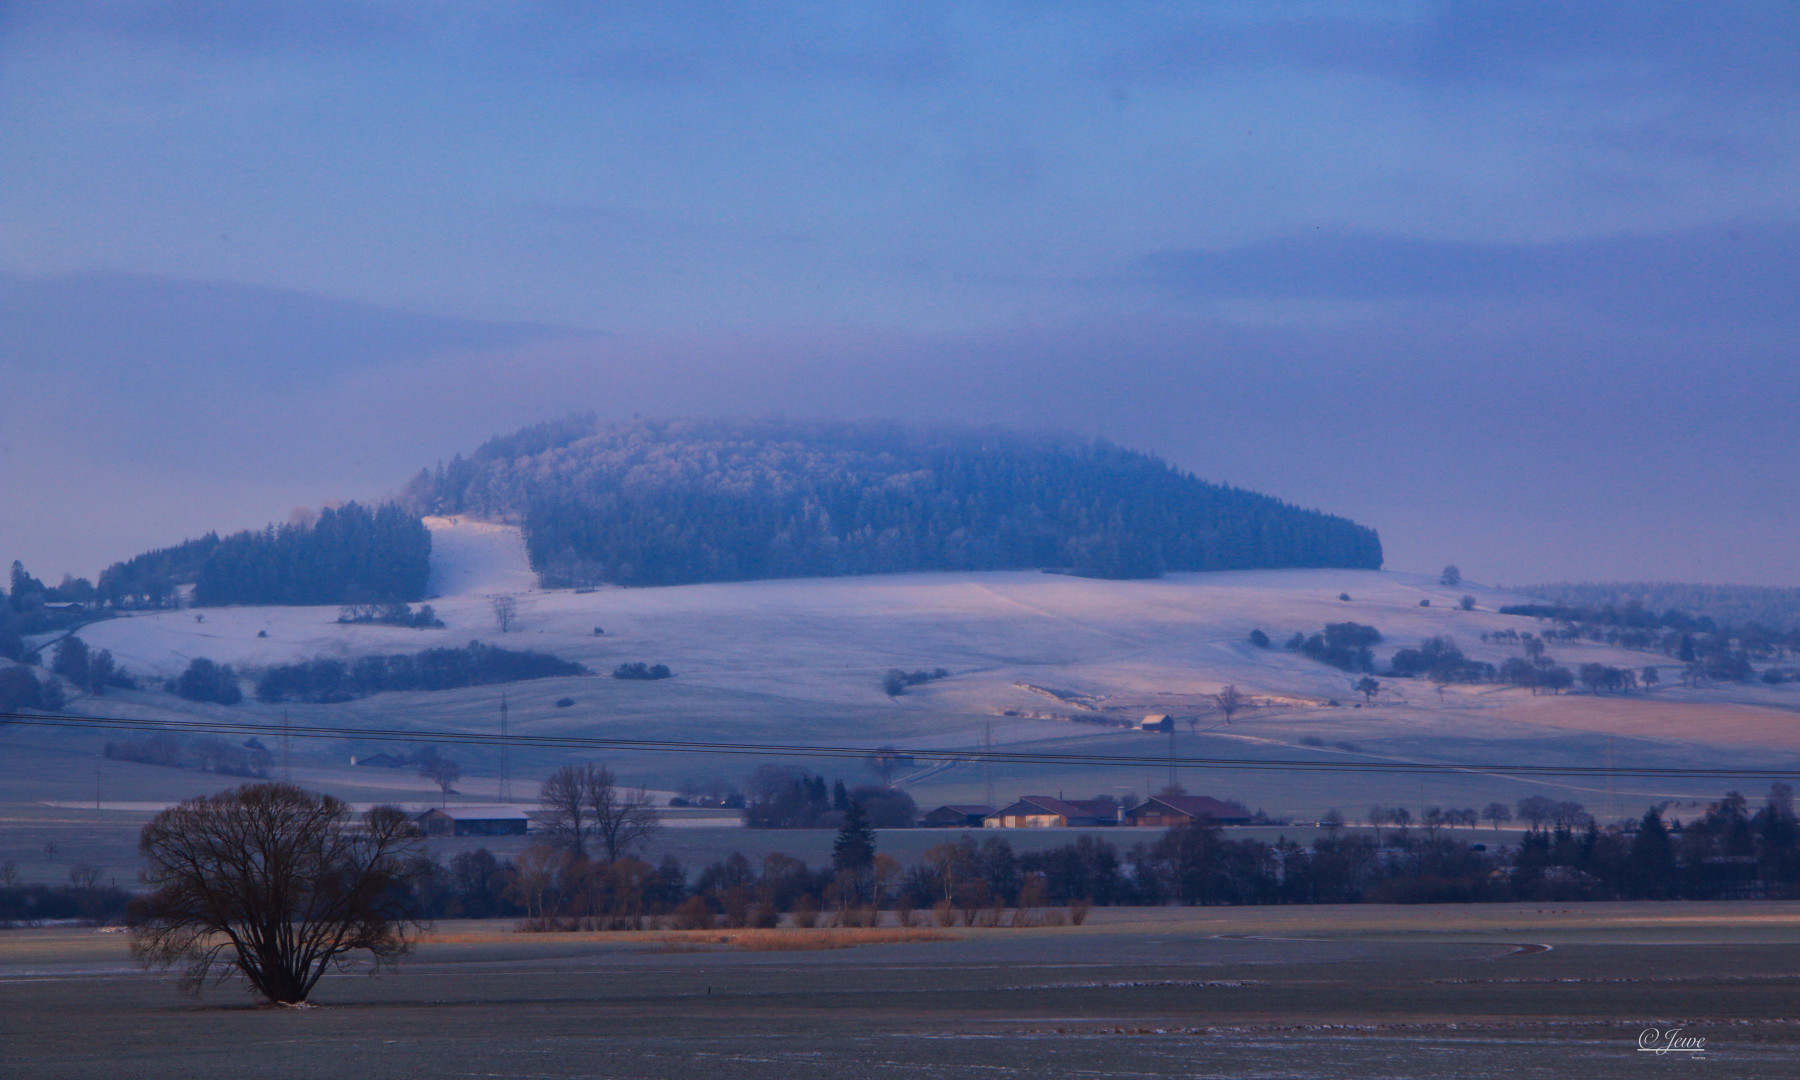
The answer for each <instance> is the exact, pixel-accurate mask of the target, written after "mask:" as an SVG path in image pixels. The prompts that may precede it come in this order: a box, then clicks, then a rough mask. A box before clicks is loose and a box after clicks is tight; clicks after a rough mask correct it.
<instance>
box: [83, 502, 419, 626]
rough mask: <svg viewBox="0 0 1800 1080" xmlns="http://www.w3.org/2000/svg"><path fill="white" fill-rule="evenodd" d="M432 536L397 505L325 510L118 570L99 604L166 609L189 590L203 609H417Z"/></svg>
mask: <svg viewBox="0 0 1800 1080" xmlns="http://www.w3.org/2000/svg"><path fill="white" fill-rule="evenodd" d="M430 571H431V534H430V533H429V532H427V531H426V530H425V526H424V524H423V523H421V522H420V521H419V519H418V517H417V515H414V514H409V513H407V512H406V511H404V510H402V509H401V508H400V507H398V506H395V505H394V504H392V503H386V504H383V505H382V506H380V507H378V508H376V509H374V510H370V509H368V508H367V507H364V506H360V505H358V504H356V503H348V504H346V505H344V506H342V507H337V508H328V509H325V510H323V511H321V512H320V513H318V514H317V515H316V516H309V517H303V518H301V519H299V520H295V521H291V522H289V523H288V524H286V525H282V526H280V527H276V526H273V525H271V526H269V527H268V528H267V529H264V530H262V531H261V532H253V531H246V532H240V533H233V534H232V535H230V536H227V537H225V538H223V539H220V538H219V536H218V535H217V534H216V533H208V534H207V535H205V536H203V537H201V538H200V539H198V540H188V541H185V542H183V543H181V544H178V545H176V546H175V547H170V548H161V549H159V550H156V551H149V552H145V553H144V554H142V555H139V556H137V557H135V558H132V559H127V560H126V561H124V562H119V563H114V564H113V565H112V566H109V567H107V569H106V571H105V572H104V573H102V574H101V575H100V584H99V586H98V590H97V591H98V595H99V596H100V598H101V599H103V600H105V601H107V602H108V603H111V604H113V605H115V606H120V607H133V606H148V607H161V606H163V605H164V604H165V603H169V602H172V601H173V599H174V597H175V595H176V592H177V590H178V589H179V588H180V587H181V586H183V585H192V586H193V587H194V599H193V602H194V604H195V605H196V606H199V607H213V606H218V605H224V604H346V603H371V602H381V601H413V600H419V599H422V598H423V597H424V595H425V583H426V579H427V577H428V576H429V574H430Z"/></svg>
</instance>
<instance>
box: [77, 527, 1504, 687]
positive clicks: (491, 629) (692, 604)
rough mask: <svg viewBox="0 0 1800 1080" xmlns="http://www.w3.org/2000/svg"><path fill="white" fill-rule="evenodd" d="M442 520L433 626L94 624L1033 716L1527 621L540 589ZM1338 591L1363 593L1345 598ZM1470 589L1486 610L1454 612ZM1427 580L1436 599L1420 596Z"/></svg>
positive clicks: (1273, 679)
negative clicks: (1256, 636) (645, 674)
mask: <svg viewBox="0 0 1800 1080" xmlns="http://www.w3.org/2000/svg"><path fill="white" fill-rule="evenodd" d="M428 524H429V525H430V527H431V530H432V542H433V558H432V570H431V581H432V585H433V589H434V591H435V592H436V594H437V595H435V596H433V597H432V599H431V600H430V603H431V604H432V605H433V606H434V607H435V608H436V610H437V613H438V615H439V617H440V618H442V619H443V620H444V621H445V623H446V624H447V625H446V626H445V627H444V628H443V629H441V630H410V629H399V628H393V627H382V626H368V625H357V626H348V625H342V624H339V623H338V622H337V621H336V620H337V615H338V610H337V608H335V607H314V608H284V607H237V608H208V609H204V610H183V611H171V612H160V613H155V614H147V615H137V616H132V617H128V618H122V619H116V620H112V621H108V622H104V623H99V624H96V625H93V626H90V627H88V628H87V629H85V630H83V631H82V636H83V637H84V638H85V639H86V640H87V642H88V644H89V645H90V646H92V647H94V648H105V649H111V650H112V652H113V655H114V656H115V657H117V658H118V659H119V660H120V662H121V663H123V664H124V665H125V666H126V667H128V668H130V669H132V670H136V671H140V672H149V673H154V674H156V675H159V676H163V677H170V676H173V675H175V674H177V673H179V671H180V670H181V669H182V668H183V667H185V666H186V665H187V663H188V661H189V660H190V659H192V658H194V657H197V656H204V657H208V658H210V659H212V660H215V661H218V662H220V663H229V664H232V665H234V666H237V667H238V668H240V669H248V670H254V669H255V668H258V667H261V666H265V665H269V664H276V663H289V662H293V661H296V660H303V659H307V658H310V657H313V656H333V657H339V658H345V659H350V658H354V657H357V656H361V655H366V654H369V653H376V652H398V651H412V650H417V649H420V648H425V647H429V646H434V645H461V644H464V643H466V642H468V641H469V640H471V639H476V638H479V639H481V640H484V641H487V642H490V643H495V644H504V645H507V646H510V647H513V648H533V649H540V650H543V651H547V652H552V653H555V654H556V655H558V656H563V657H567V658H569V659H573V660H578V661H581V662H583V663H586V664H588V665H589V666H591V667H594V668H596V669H610V668H611V667H612V666H614V665H616V664H618V663H620V662H623V661H631V660H641V661H645V662H648V663H666V664H668V665H669V666H670V667H672V668H674V669H675V670H676V671H677V672H678V673H679V675H680V677H681V678H682V679H684V680H687V681H688V682H691V683H696V684H702V685H707V686H715V687H720V688H730V689H737V690H748V691H755V692H762V693H770V694H777V695H780V696H783V697H799V698H804V699H808V700H815V701H829V702H841V703H846V704H848V703H857V704H890V705H892V707H894V708H902V709H904V708H923V707H928V706H929V707H936V708H954V709H957V710H959V711H965V710H966V711H989V710H991V709H996V708H998V709H1002V710H1003V709H1006V708H1012V709H1014V710H1015V711H1020V712H1027V713H1029V712H1042V711H1055V712H1068V711H1069V708H1068V707H1066V706H1064V705H1062V704H1061V703H1059V702H1057V701H1056V700H1055V699H1054V698H1052V697H1050V696H1048V695H1045V694H1042V693H1035V692H1033V691H1030V690H1025V689H1021V688H1019V687H1018V686H1016V685H1015V684H1016V683H1027V684H1030V685H1033V686H1042V687H1046V688H1049V689H1054V690H1064V691H1073V692H1075V693H1076V694H1080V695H1087V696H1090V697H1092V698H1093V699H1095V701H1096V702H1098V703H1102V704H1103V703H1106V702H1110V701H1114V700H1115V699H1119V698H1122V697H1130V698H1132V699H1134V700H1135V699H1137V698H1146V699H1151V698H1155V697H1157V696H1159V695H1163V696H1171V697H1181V696H1191V695H1198V694H1210V693H1214V692H1216V691H1218V690H1219V689H1220V688H1221V687H1223V686H1224V685H1225V684H1227V683H1231V684H1235V685H1237V686H1238V688H1239V689H1240V690H1243V691H1245V692H1247V693H1252V694H1260V695H1277V696H1288V697H1294V698H1297V699H1300V700H1306V701H1313V700H1315V699H1316V700H1317V701H1318V702H1321V703H1322V702H1323V701H1325V700H1326V699H1329V698H1333V697H1335V698H1340V699H1343V698H1347V697H1349V696H1352V695H1351V691H1350V688H1349V682H1350V680H1349V679H1348V678H1347V677H1346V676H1345V675H1343V674H1342V673H1340V672H1337V671H1334V670H1333V669H1330V668H1327V667H1323V666H1322V665H1319V664H1316V663H1313V662H1312V661H1309V660H1306V659H1305V658H1303V657H1300V656H1297V655H1295V654H1292V653H1289V652H1286V651H1284V650H1282V649H1280V648H1279V647H1277V648H1273V649H1259V648H1257V647H1256V646H1254V645H1252V644H1251V643H1250V641H1249V637H1248V635H1249V633H1250V631H1251V630H1253V629H1261V630H1263V631H1264V632H1266V633H1267V634H1269V635H1270V636H1271V637H1272V638H1274V639H1275V640H1276V642H1277V643H1279V642H1280V641H1282V640H1283V639H1285V638H1286V637H1287V636H1289V635H1290V634H1292V633H1294V632H1295V631H1297V630H1305V631H1308V632H1311V631H1314V630H1317V629H1319V628H1320V627H1321V626H1322V625H1323V624H1324V623H1326V622H1328V621H1334V620H1344V619H1354V620H1356V621H1358V622H1365V623H1371V624H1373V625H1375V626H1377V627H1379V628H1380V629H1381V630H1382V632H1383V633H1384V634H1386V635H1387V636H1388V638H1389V639H1390V641H1391V642H1392V643H1393V645H1394V647H1398V646H1399V645H1401V644H1405V643H1410V642H1413V641H1416V640H1418V639H1420V638H1423V637H1426V636H1429V635H1432V634H1450V635H1452V636H1454V637H1456V638H1457V640H1458V641H1459V642H1461V643H1462V644H1463V645H1464V647H1465V648H1466V649H1468V650H1470V651H1472V652H1474V653H1475V654H1478V655H1487V656H1491V658H1494V659H1499V658H1500V657H1501V656H1503V655H1504V651H1503V650H1501V649H1499V648H1497V647H1496V648H1494V649H1487V648H1485V647H1483V646H1482V645H1481V644H1480V642H1479V636H1480V634H1481V633H1482V632H1483V631H1486V630H1493V629H1500V628H1503V627H1506V626H1517V625H1519V624H1520V622H1521V620H1518V619H1514V618H1508V617H1504V616H1499V615H1495V614H1493V613H1492V609H1493V608H1494V606H1496V605H1497V604H1498V603H1502V602H1507V601H1509V600H1510V599H1511V597H1509V596H1507V595H1506V594H1502V593H1497V592H1494V591H1493V590H1487V589H1482V588H1480V587H1476V586H1467V587H1459V588H1442V587H1439V586H1438V585H1437V583H1436V582H1435V580H1433V579H1430V578H1426V577H1421V576H1418V575H1408V574H1391V573H1383V572H1377V571H1353V570H1283V571H1244V572H1231V573H1217V574H1177V575H1171V576H1169V577H1168V578H1165V579H1163V580H1160V581H1096V580H1091V579H1086V578H1074V577H1067V576H1062V575H1053V574H1042V573H1031V572H1003V573H944V574H911V575H903V576H890V577H855V578H812V579H797V580H784V581H759V582H743V583H733V584H719V585H687V586H675V587H668V588H657V589H618V588H606V589H600V590H597V591H593V592H580V593H578V592H575V591H573V590H550V591H546V590H540V589H538V588H536V584H535V577H534V576H533V575H532V573H531V571H530V569H529V568H528V567H527V566H526V563H525V551H524V545H523V543H522V542H521V540H520V538H519V534H518V530H517V529H516V528H514V527H511V526H505V525H493V524H488V523H484V522H473V521H468V520H465V519H451V518H432V519H429V520H428ZM1344 592H1348V593H1349V594H1350V595H1351V597H1352V599H1351V600H1350V601H1349V602H1345V601H1342V600H1339V599H1338V595H1339V594H1340V593H1344ZM1465 593H1468V594H1470V595H1474V596H1475V597H1476V599H1477V601H1478V603H1479V605H1480V607H1481V608H1484V609H1487V610H1485V611H1475V612H1463V611H1459V610H1456V601H1457V600H1458V598H1459V597H1460V596H1462V595H1463V594H1465ZM499 596H510V597H512V598H513V599H514V602H515V603H516V604H517V611H518V616H517V625H516V626H515V628H514V630H513V632H512V633H509V634H501V633H500V632H499V630H498V626H497V623H496V619H495V614H494V610H493V600H494V598H496V597H499ZM1422 599H1429V600H1431V602H1432V606H1431V607H1429V608H1423V607H1420V606H1419V601H1420V600H1422ZM596 630H599V631H603V632H601V633H596ZM893 667H900V668H905V669H908V670H912V669H915V668H928V669H931V668H938V667H944V668H948V669H949V670H950V671H952V672H953V673H954V677H952V678H950V679H947V680H943V681H939V682H933V683H930V684H927V685H925V686H921V687H916V688H914V689H913V690H911V691H910V692H909V693H907V694H906V695H905V696H904V697H902V698H900V699H898V700H897V701H890V699H888V698H887V696H886V695H885V694H883V693H882V692H881V689H880V680H881V676H882V673H883V672H885V671H886V670H887V669H889V668H893Z"/></svg>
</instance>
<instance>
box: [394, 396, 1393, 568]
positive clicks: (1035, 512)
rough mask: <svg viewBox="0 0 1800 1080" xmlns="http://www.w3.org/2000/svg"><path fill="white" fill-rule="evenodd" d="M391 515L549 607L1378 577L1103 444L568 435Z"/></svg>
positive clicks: (1350, 534)
mask: <svg viewBox="0 0 1800 1080" xmlns="http://www.w3.org/2000/svg"><path fill="white" fill-rule="evenodd" d="M401 501H402V503H403V504H404V505H405V506H406V507H407V508H408V509H410V510H411V511H413V512H415V513H421V514H426V513H429V514H468V515H473V516H477V517H482V518H487V519H490V520H504V521H514V522H518V523H520V524H522V525H523V527H524V533H525V538H526V544H527V549H528V552H529V555H530V559H531V564H532V567H533V569H535V570H536V571H537V572H538V574H539V575H540V576H541V577H542V579H543V582H544V584H545V585H546V586H549V587H557V586H569V585H587V584H599V583H614V584H623V585H674V584H684V583H691V582H702V581H744V580H752V579H760V578H783V577H816V576H831V575H840V574H872V573H902V572H908V571H919V570H1019V569H1046V570H1062V571H1066V572H1070V573H1076V574H1083V575H1088V576H1093V577H1106V578H1142V577H1155V576H1157V575H1159V574H1161V573H1163V572H1164V571H1181V570H1228V569H1270V568H1283V567H1344V568H1355V569H1377V568H1379V567H1380V565H1381V562H1382V555H1381V541H1380V539H1379V537H1377V535H1376V534H1375V531H1374V530H1372V529H1369V528H1366V527H1364V526H1361V525H1358V524H1356V523H1355V522H1352V521H1350V520H1348V519H1346V518H1342V517H1337V516H1333V515H1330V514H1325V513H1321V512H1319V511H1316V510H1304V509H1301V508H1298V507H1294V506H1290V505H1288V504H1286V503H1284V502H1281V501H1280V500H1278V499H1275V498H1271V497H1269V496H1267V495H1260V494H1257V493H1255V492H1250V491H1243V490H1240V489H1237V488H1232V487H1226V486H1221V485H1217V484H1210V483H1206V482H1204V481H1202V480H1199V479H1197V478H1195V477H1194V476H1192V475H1190V474H1187V473H1184V472H1182V471H1180V470H1178V469H1175V468H1173V467H1171V466H1170V465H1168V464H1167V463H1165V462H1163V461H1161V460H1159V459H1158V458H1155V457H1153V456H1151V455H1148V454H1144V453H1140V452H1137V451H1132V450H1126V449H1122V448H1120V447H1117V446H1114V445H1112V444H1110V443H1108V442H1105V441H1103V440H1094V439H1077V438H1066V437H1054V436H1030V435H1021V434H1016V433H1009V432H1004V431H999V430H993V429H953V428H935V427H934V428H922V427H912V426H907V425H902V424H898V423H889V422H835V421H793V420H784V419H768V420H742V419H705V420H698V419H696V420H631V421H626V422H620V423H602V422H599V421H597V420H595V418H594V417H592V416H585V417H571V418H568V419H564V420H559V421H554V422H550V423H544V424H536V425H533V426H531V427H527V428H524V429H522V430H520V431H517V432H514V433H513V434H510V435H503V436H500V437H498V438H495V439H492V440H489V441H488V442H487V443H485V444H483V445H482V446H481V447H479V448H478V449H477V450H476V451H475V452H474V454H472V455H471V456H469V457H467V458H465V457H461V456H458V457H457V458H455V459H454V460H452V461H450V462H449V463H448V464H444V465H440V466H439V467H438V468H436V469H435V470H422V471H421V472H420V473H419V474H418V475H417V476H416V477H414V478H413V480H412V481H411V482H410V483H408V485H407V486H406V489H405V491H404V492H403V494H402V496H401Z"/></svg>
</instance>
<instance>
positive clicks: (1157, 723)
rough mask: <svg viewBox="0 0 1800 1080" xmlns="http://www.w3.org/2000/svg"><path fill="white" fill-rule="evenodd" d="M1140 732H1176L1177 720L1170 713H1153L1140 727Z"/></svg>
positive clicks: (1145, 718)
mask: <svg viewBox="0 0 1800 1080" xmlns="http://www.w3.org/2000/svg"><path fill="white" fill-rule="evenodd" d="M1138 730H1140V731H1174V730H1175V718H1174V717H1173V716H1170V715H1169V714H1168V713H1160V712H1159V713H1151V714H1150V715H1149V716H1146V717H1144V722H1143V723H1141V724H1139V725H1138Z"/></svg>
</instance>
